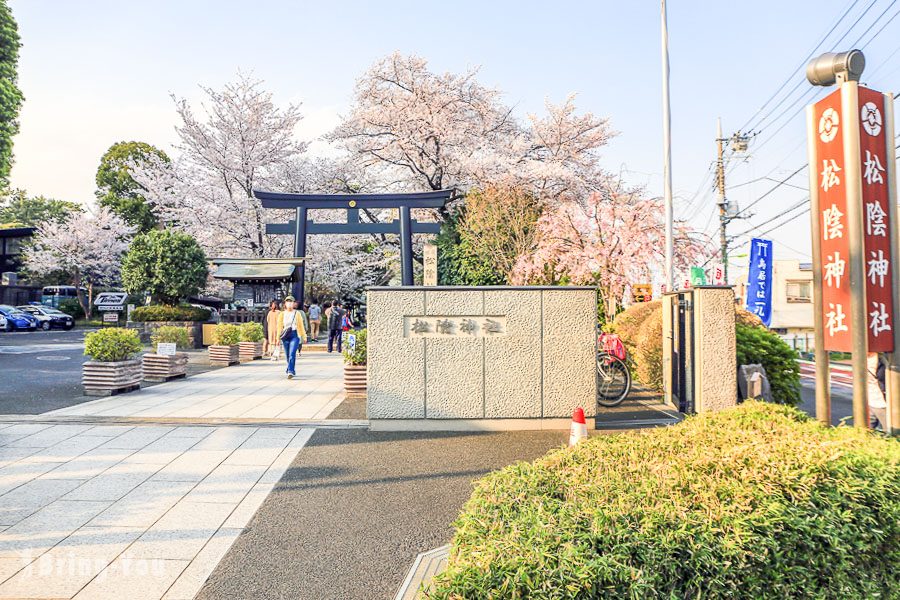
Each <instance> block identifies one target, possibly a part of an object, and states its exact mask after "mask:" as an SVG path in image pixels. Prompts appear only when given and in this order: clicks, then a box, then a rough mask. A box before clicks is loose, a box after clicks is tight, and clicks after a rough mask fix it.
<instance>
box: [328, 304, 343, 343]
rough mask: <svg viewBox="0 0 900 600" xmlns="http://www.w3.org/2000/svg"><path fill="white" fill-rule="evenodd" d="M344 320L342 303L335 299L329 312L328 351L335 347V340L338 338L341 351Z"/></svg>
mask: <svg viewBox="0 0 900 600" xmlns="http://www.w3.org/2000/svg"><path fill="white" fill-rule="evenodd" d="M343 320H344V311H343V309H342V308H341V303H340V302H338V301H335V302H334V304H332V305H331V312H330V313H328V351H329V352H331V351H332V350H333V348H334V342H335V340H337V351H338V352H340V351H341V341H342V337H343V335H344V332H343V330H342V325H343Z"/></svg>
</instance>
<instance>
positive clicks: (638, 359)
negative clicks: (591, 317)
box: [612, 301, 800, 406]
mask: <svg viewBox="0 0 900 600" xmlns="http://www.w3.org/2000/svg"><path fill="white" fill-rule="evenodd" d="M734 319H735V334H736V341H737V364H738V365H739V366H740V365H750V364H761V365H762V366H763V368H765V370H766V376H767V377H768V378H769V383H770V384H771V385H772V396H773V400H774V401H775V402H777V403H780V404H789V405H791V406H796V405H797V404H799V403H800V368H799V366H798V365H797V360H796V359H797V353H796V352H795V351H794V350H793V349H792V348H791V347H790V346H789V345H787V344H786V343H785V342H784V340H782V339H781V338H780V337H778V335H777V334H775V333H773V332H772V331H770V330H768V329H766V327H765V326H764V325H763V324H762V321H760V320H759V317H757V316H756V315H754V314H752V313H750V312H748V311H746V310H744V309H743V308H740V307H735V313H734ZM612 330H613V332H614V333H617V334H618V335H619V337H620V338H621V339H622V343H623V344H625V349H626V350H627V351H628V356H629V361H630V366H631V369H632V371H631V372H632V375H634V378H635V379H636V380H637V381H639V382H640V383H642V384H643V385H645V386H647V387H649V388H651V389H654V390H656V391H662V389H663V369H662V302H659V301H654V302H646V303H641V304H635V305H633V306H632V307H630V308H629V309H628V310H626V311H624V312H621V313H619V315H618V316H617V317H616V319H615V321H613V323H612Z"/></svg>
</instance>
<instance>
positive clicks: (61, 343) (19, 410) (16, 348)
mask: <svg viewBox="0 0 900 600" xmlns="http://www.w3.org/2000/svg"><path fill="white" fill-rule="evenodd" d="M87 331H88V330H83V329H81V330H79V329H73V330H71V331H64V330H50V331H32V332H25V331H22V332H11V333H6V332H3V333H0V414H38V413H42V412H46V411H48V410H55V409H57V408H63V407H66V406H71V405H73V404H77V403H78V402H81V401H83V400H84V398H83V396H82V390H81V365H82V363H84V362H85V361H86V360H88V357H86V356H84V355H83V352H84V334H85V333H86V332H87Z"/></svg>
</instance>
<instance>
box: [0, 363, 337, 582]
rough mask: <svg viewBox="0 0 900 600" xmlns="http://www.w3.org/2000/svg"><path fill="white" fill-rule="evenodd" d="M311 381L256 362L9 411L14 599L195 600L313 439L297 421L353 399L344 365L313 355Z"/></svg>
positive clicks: (0, 466) (0, 551)
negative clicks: (32, 412)
mask: <svg viewBox="0 0 900 600" xmlns="http://www.w3.org/2000/svg"><path fill="white" fill-rule="evenodd" d="M298 372H299V373H300V377H299V378H296V379H293V380H288V379H287V378H286V377H285V375H284V362H280V363H271V362H268V361H256V362H253V363H248V364H244V365H240V366H235V367H229V368H226V369H219V370H216V371H211V372H208V373H203V374H200V375H196V376H193V377H189V378H187V379H186V380H181V381H177V382H169V383H166V384H162V385H158V386H154V387H151V388H147V389H144V390H141V391H139V392H134V393H130V394H125V395H122V396H114V397H111V398H104V399H101V400H95V401H91V402H86V403H84V404H80V405H77V406H72V407H69V408H65V409H61V410H54V411H50V412H48V413H44V414H42V415H39V416H38V417H9V416H8V418H7V419H6V422H2V423H0V598H76V599H78V600H84V599H107V598H108V599H116V600H119V599H123V598H128V599H129V600H135V599H137V600H140V599H145V598H146V599H148V600H159V599H161V598H164V599H166V600H182V599H190V598H193V597H194V596H195V594H196V593H197V592H198V590H199V589H200V587H201V586H202V585H203V583H204V581H206V579H207V577H208V576H209V574H210V573H211V572H212V571H213V569H214V568H215V566H216V564H217V563H218V562H219V560H220V559H221V558H222V557H223V556H224V555H225V554H226V552H227V551H228V549H229V548H230V546H231V544H232V543H233V542H234V541H235V540H236V539H237V537H238V536H239V535H240V534H241V532H242V531H243V529H244V527H245V526H246V525H247V523H248V522H249V521H250V519H251V518H252V517H253V514H254V513H255V512H256V510H257V508H258V507H259V506H260V505H261V504H262V502H263V501H264V500H265V498H266V497H267V496H268V494H269V492H270V491H271V490H272V488H273V487H274V486H275V484H276V483H277V482H278V481H279V480H280V479H281V477H282V475H283V474H284V473H285V470H286V469H287V468H288V466H289V465H290V464H291V462H292V461H293V460H294V458H295V457H296V455H297V453H298V451H299V450H300V448H302V447H303V446H304V445H305V444H306V442H307V440H308V439H309V437H310V436H311V435H312V433H313V429H302V428H299V427H292V426H290V425H289V423H290V422H292V421H298V420H301V421H302V420H312V419H320V418H324V417H326V416H327V415H328V413H330V412H331V411H332V410H333V408H334V407H335V406H337V405H338V404H339V403H340V401H341V400H342V398H343V394H342V392H341V387H342V378H341V359H340V357H339V356H337V355H327V354H313V353H309V354H304V355H303V357H302V358H301V361H300V363H299V365H298ZM14 419H20V421H21V422H13V420H14ZM36 419H43V420H44V421H45V422H43V423H39V422H25V421H27V420H36ZM79 419H81V420H82V422H78V421H79ZM106 419H119V420H123V421H128V420H131V421H134V422H136V424H132V423H130V422H129V423H127V424H125V425H114V424H105V423H104V424H97V422H96V421H98V420H106ZM154 419H157V420H158V421H157V422H156V423H154V422H153V420H154ZM175 419H178V423H177V424H175V425H172V424H165V425H163V424H161V422H162V421H165V420H175ZM258 419H265V420H267V423H268V426H255V423H256V422H257V420H258ZM54 420H58V421H59V423H55V424H54V423H53V421H54ZM92 421H93V422H92ZM211 421H227V422H228V425H225V426H210V425H209V423H210V422H211Z"/></svg>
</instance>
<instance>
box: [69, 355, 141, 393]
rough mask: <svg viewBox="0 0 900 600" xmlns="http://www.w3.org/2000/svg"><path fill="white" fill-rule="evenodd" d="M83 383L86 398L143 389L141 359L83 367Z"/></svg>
mask: <svg viewBox="0 0 900 600" xmlns="http://www.w3.org/2000/svg"><path fill="white" fill-rule="evenodd" d="M81 373H82V375H81V383H82V385H83V386H84V393H85V395H86V396H112V395H114V394H122V393H125V392H130V391H133V390H136V389H139V388H140V387H141V359H139V358H135V359H132V360H121V361H117V362H100V361H95V360H91V361H88V362H86V363H84V365H83V366H82V371H81Z"/></svg>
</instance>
